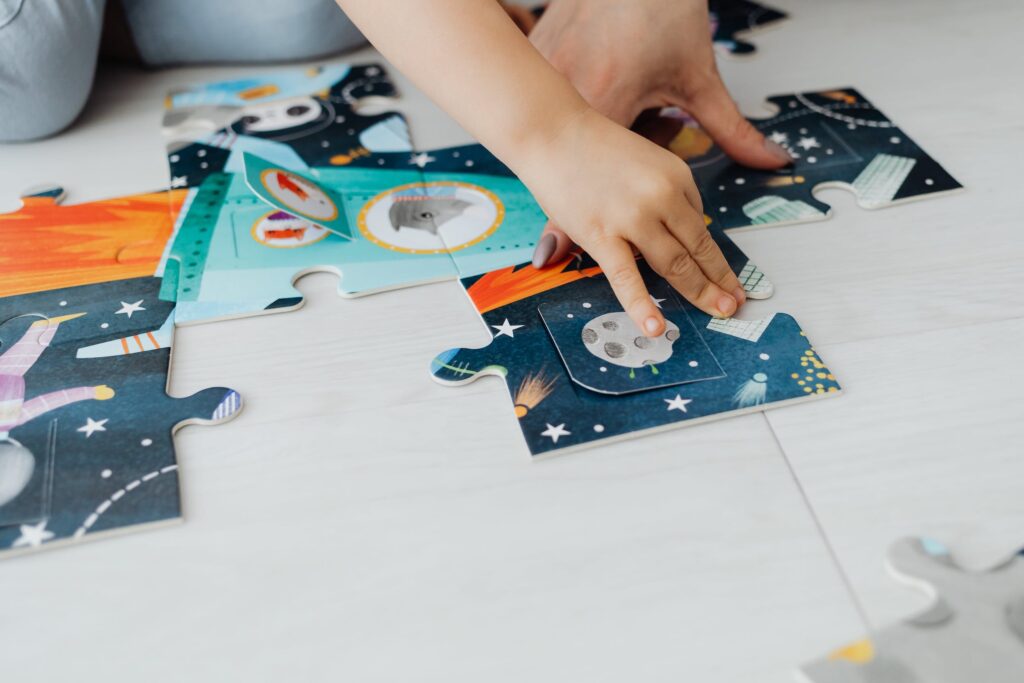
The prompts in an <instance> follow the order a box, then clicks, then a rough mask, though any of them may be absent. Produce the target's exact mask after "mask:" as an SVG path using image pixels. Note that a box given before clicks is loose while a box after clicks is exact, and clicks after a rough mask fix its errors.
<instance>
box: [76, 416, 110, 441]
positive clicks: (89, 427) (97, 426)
mask: <svg viewBox="0 0 1024 683" xmlns="http://www.w3.org/2000/svg"><path fill="white" fill-rule="evenodd" d="M109 421H110V418H106V419H104V420H99V421H98V422H97V421H96V420H94V419H92V418H91V417H87V418H85V424H84V425H82V426H81V427H79V428H78V431H80V432H82V433H84V434H85V438H87V439H88V438H89V437H90V436H92V433H93V432H105V431H107V428H106V427H104V426H103V425H105V424H107V422H109Z"/></svg>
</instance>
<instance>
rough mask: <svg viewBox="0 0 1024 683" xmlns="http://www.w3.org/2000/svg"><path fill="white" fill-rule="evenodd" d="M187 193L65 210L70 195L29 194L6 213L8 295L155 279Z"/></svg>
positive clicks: (2, 217)
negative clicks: (139, 279)
mask: <svg viewBox="0 0 1024 683" xmlns="http://www.w3.org/2000/svg"><path fill="white" fill-rule="evenodd" d="M185 197H186V191H185V190H174V191H171V192H153V193H149V194H139V195H129V196H126V197H118V198H115V199H104V200H102V201H97V202H87V203H84V204H72V205H63V204H62V203H61V202H62V200H63V198H64V190H63V189H62V188H60V187H58V186H47V187H40V188H35V189H32V190H27V191H26V192H24V193H23V195H22V198H21V200H22V206H21V208H20V209H19V210H17V211H15V212H12V213H6V214H5V213H0V297H5V296H13V295H15V294H25V293H27V292H36V291H40V290H44V289H60V288H63V287H73V286H75V285H85V284H93V283H96V282H107V281H111V280H124V279H128V278H134V277H141V276H146V275H152V274H153V273H154V271H155V270H156V268H157V265H158V264H159V262H160V257H161V255H162V253H163V250H164V247H165V245H166V243H167V240H168V239H169V238H170V236H171V234H172V230H173V225H174V219H173V217H172V216H173V214H176V213H177V212H178V211H179V210H180V208H181V206H182V203H183V202H184V200H185Z"/></svg>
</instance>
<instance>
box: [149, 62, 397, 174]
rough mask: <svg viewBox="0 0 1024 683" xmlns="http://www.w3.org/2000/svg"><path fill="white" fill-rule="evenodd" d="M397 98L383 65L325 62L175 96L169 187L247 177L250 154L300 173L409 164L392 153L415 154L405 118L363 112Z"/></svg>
mask: <svg viewBox="0 0 1024 683" xmlns="http://www.w3.org/2000/svg"><path fill="white" fill-rule="evenodd" d="M396 94H397V93H396V90H395V86H394V84H393V83H392V82H391V79H390V78H389V77H388V74H387V72H386V71H385V70H384V68H383V67H382V66H380V65H379V64H363V65H355V64H325V65H322V66H317V67H312V68H308V69H294V70H289V71H280V72H275V73H271V74H264V75H262V76H250V77H246V78H243V79H239V80H233V81H222V82H218V83H207V84H204V85H198V86H195V87H193V88H190V89H187V90H182V91H176V92H172V93H170V94H169V95H168V96H167V100H166V112H165V113H164V120H163V136H164V140H165V144H166V146H167V154H168V161H169V163H170V168H171V187H172V188H176V187H198V186H199V185H201V184H202V182H203V180H204V179H205V178H206V177H207V176H209V175H210V174H212V173H219V172H222V171H227V172H231V173H241V172H242V170H243V161H242V155H243V153H246V152H248V153H250V154H255V155H256V156H259V157H262V158H264V159H267V160H268V161H269V162H271V163H273V164H276V165H278V166H281V167H283V168H285V169H287V170H290V171H299V172H307V171H308V170H309V169H310V168H314V167H328V166H364V167H380V166H385V165H387V164H388V163H389V162H391V161H395V162H399V163H403V164H404V159H401V160H399V158H398V157H395V156H389V155H388V154H387V153H389V152H404V153H411V152H412V151H413V148H412V143H411V141H410V138H409V129H408V126H407V125H406V122H405V119H404V118H403V117H402V115H401V114H398V113H396V112H382V113H375V114H363V113H360V108H361V107H362V106H363V105H365V104H369V103H371V102H373V101H383V102H388V101H390V100H393V99H394V98H395V96H396ZM382 154H383V156H382Z"/></svg>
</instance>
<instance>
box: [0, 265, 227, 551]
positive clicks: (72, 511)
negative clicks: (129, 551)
mask: <svg viewBox="0 0 1024 683" xmlns="http://www.w3.org/2000/svg"><path fill="white" fill-rule="evenodd" d="M159 287H160V282H159V280H158V279H156V278H152V277H142V278H134V279H127V280H116V281H109V282H101V283H98V284H90V285H83V286H77V287H69V288H62V289H54V290H47V291H40V292H32V293H28V294H21V295H18V296H10V297H5V298H0V552H4V553H8V554H9V553H11V552H19V551H27V550H33V549H36V548H38V547H40V546H41V545H44V544H45V545H47V546H48V545H50V544H56V543H58V542H61V541H75V540H80V539H82V538H83V537H84V538H93V537H96V536H101V535H106V534H109V533H114V532H124V531H126V530H130V529H136V528H142V527H143V526H149V525H153V524H158V523H167V522H172V521H175V520H177V519H179V518H180V517H181V509H180V503H179V496H178V478H177V462H176V460H175V456H174V445H173V440H172V433H173V431H174V430H176V429H177V428H179V427H181V426H183V425H185V424H189V423H196V422H199V423H207V424H209V423H218V422H223V421H225V420H227V419H229V418H231V417H232V416H234V415H235V414H236V413H237V412H238V410H239V409H240V408H241V401H240V398H239V396H238V394H237V393H236V392H234V391H232V390H229V389H224V388H215V389H206V390H204V391H201V392H199V393H197V394H195V395H193V396H190V397H187V398H181V399H179V398H172V397H170V396H168V395H167V394H166V388H167V373H168V368H169V363H170V353H171V349H170V347H171V343H172V334H173V318H172V315H173V304H170V303H165V302H161V301H160V300H159V298H158V296H157V294H158V291H159Z"/></svg>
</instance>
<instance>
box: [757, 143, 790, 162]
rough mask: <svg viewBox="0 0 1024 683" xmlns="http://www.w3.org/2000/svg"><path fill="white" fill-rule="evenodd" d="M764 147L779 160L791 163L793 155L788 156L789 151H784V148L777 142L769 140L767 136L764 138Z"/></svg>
mask: <svg viewBox="0 0 1024 683" xmlns="http://www.w3.org/2000/svg"><path fill="white" fill-rule="evenodd" d="M764 148H765V150H767V151H768V153H769V154H771V155H772V156H773V157H775V158H776V159H778V160H779V161H785V162H786V163H787V164H791V163H793V157H791V156H789V152H787V151H786V148H785V147H783V146H782V145H780V144H779V143H777V142H775V141H773V140H769V139H768V138H765V139H764Z"/></svg>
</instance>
